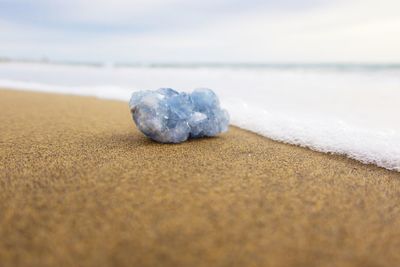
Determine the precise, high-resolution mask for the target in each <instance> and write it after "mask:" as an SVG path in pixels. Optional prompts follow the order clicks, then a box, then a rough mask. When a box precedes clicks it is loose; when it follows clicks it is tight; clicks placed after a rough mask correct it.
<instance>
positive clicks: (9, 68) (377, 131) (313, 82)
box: [0, 62, 400, 171]
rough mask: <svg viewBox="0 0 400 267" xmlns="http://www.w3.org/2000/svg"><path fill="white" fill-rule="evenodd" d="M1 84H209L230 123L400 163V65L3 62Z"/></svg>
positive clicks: (104, 94) (116, 87)
mask: <svg viewBox="0 0 400 267" xmlns="http://www.w3.org/2000/svg"><path fill="white" fill-rule="evenodd" d="M0 86H1V87H4V88H13V89H21V90H35V91H44V92H55V93H63V94H78V95H86V96H96V97H100V98H106V99H116V100H122V101H128V100H129V98H130V94H131V92H132V91H135V90H143V89H153V88H159V87H172V88H177V89H178V90H180V91H183V90H187V89H188V88H196V87H209V88H212V89H214V90H215V91H216V93H217V94H218V96H219V97H220V99H221V105H222V106H223V107H225V108H226V109H227V110H228V112H229V113H230V115H231V123H232V124H233V125H236V126H238V127H241V128H244V129H247V130H250V131H253V132H256V133H259V134H261V135H264V136H267V137H269V138H272V139H274V140H278V141H282V142H286V143H290V144H296V145H300V146H304V147H308V148H311V149H314V150H317V151H321V152H328V153H337V154H343V155H346V156H348V157H350V158H353V159H356V160H358V161H361V162H363V163H372V164H376V165H378V166H381V167H384V168H387V169H391V170H397V171H400V119H399V116H398V114H400V68H399V67H395V66H391V67H385V66H382V67H379V66H374V68H366V67H365V68H364V67H362V66H361V67H360V66H358V67H357V68H352V67H351V66H350V67H346V68H334V67H329V68H326V67H323V66H322V67H321V66H314V67H309V66H301V65H300V66H295V67H290V66H289V67H287V66H285V67H282V66H264V67H263V66H261V67H251V66H250V67H249V66H239V67H237V66H229V65H228V66H223V67H221V66H219V67H215V66H200V67H193V66H178V67H177V66H168V67H163V66H157V67H149V66H133V67H92V66H79V65H78V66H76V65H54V64H39V63H15V62H6V63H0Z"/></svg>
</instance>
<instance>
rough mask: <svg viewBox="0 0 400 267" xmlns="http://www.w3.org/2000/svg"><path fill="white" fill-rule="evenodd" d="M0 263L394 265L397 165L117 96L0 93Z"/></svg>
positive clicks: (399, 237) (397, 257)
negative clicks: (145, 129)
mask: <svg viewBox="0 0 400 267" xmlns="http://www.w3.org/2000/svg"><path fill="white" fill-rule="evenodd" d="M0 110H1V112H0V266H2V267H8V266H10V267H11V266H13V267H16V266H41V267H45V266H399V265H400V254H399V251H400V203H399V197H400V173H398V172H392V171H388V170H385V169H383V168H378V167H375V166H372V165H364V164H362V163H359V162H356V161H354V160H350V159H347V158H345V157H342V156H337V155H329V154H323V153H319V152H315V151H311V150H309V149H305V148H301V147H296V146H292V145H287V144H282V143H278V142H275V141H272V140H269V139H267V138H264V137H261V136H258V135H256V134H253V133H251V132H247V131H244V130H241V129H238V128H235V127H231V128H230V131H229V132H228V133H226V134H223V135H221V136H219V137H217V138H206V139H199V140H193V141H189V142H186V143H183V144H179V145H162V144H157V143H154V142H152V141H150V140H148V139H146V138H145V137H144V136H143V135H142V134H141V133H140V132H138V131H137V129H136V127H135V125H134V124H133V123H132V120H131V118H130V114H129V109H128V106H127V104H126V103H122V102H117V101H109V100H100V99H96V98H89V97H78V96H65V95H56V94H44V93H31V92H18V91H9V90H0Z"/></svg>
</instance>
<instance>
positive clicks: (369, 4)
mask: <svg viewBox="0 0 400 267" xmlns="http://www.w3.org/2000/svg"><path fill="white" fill-rule="evenodd" d="M216 2H217V3H216ZM9 3H11V1H10V2H9ZM12 3H13V4H11V5H10V4H8V11H7V12H8V15H7V16H3V14H2V13H4V12H6V11H4V10H5V9H1V8H0V10H3V11H0V15H1V16H0V17H1V19H0V30H2V35H0V50H1V51H6V52H3V53H5V54H3V55H0V56H12V57H36V58H37V57H42V56H47V57H49V58H52V59H59V60H80V61H85V60H90V61H124V62H129V61H131V62H132V61H156V62H160V61H212V62H217V61H224V62H230V61H246V62H249V61H255V62H271V61H273V62H277V61H285V62H299V61H301V62H321V61H352V62H355V61H356V62H365V61H370V62H371V61H387V62H394V61H400V52H399V50H398V47H399V46H400V18H399V16H398V14H397V12H396V11H397V10H400V2H398V1H395V0H381V1H373V0H364V1H360V0H348V1H344V0H334V1H329V2H327V1H312V0H307V1H295V0H284V1H270V0H268V1H259V0H253V1H247V2H246V1H239V0H231V1H227V0H226V1H211V0H203V1H190V2H188V1H183V0H163V1H161V0H150V1H144V0H137V1H125V0H114V1H104V0H98V1H96V3H95V4H94V1H89V0H70V1H50V0H38V1H35V2H33V1H26V0H25V1H19V0H14V1H12ZM21 5H22V6H29V7H31V9H28V10H25V11H24V12H25V13H29V15H27V16H22V15H20V13H15V12H16V11H17V10H20V9H21V8H22V7H21ZM2 6H3V7H4V6H7V5H6V4H5V2H4V0H3V1H2V0H0V7H2Z"/></svg>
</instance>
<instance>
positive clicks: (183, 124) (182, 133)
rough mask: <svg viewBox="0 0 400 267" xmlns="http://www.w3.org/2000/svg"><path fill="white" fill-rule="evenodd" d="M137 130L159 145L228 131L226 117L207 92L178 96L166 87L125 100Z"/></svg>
mask: <svg viewBox="0 0 400 267" xmlns="http://www.w3.org/2000/svg"><path fill="white" fill-rule="evenodd" d="M129 108H130V110H131V113H132V117H133V120H134V122H135V123H136V125H137V126H138V128H139V130H140V131H141V132H143V133H144V134H145V135H146V136H148V137H149V138H151V139H153V140H155V141H157V142H161V143H180V142H183V141H186V140H187V139H188V138H199V137H203V136H215V135H217V134H219V133H222V132H225V131H227V130H228V125H229V115H228V112H227V111H226V110H224V109H221V107H220V104H219V100H218V97H217V95H216V94H215V93H214V92H213V91H212V90H210V89H196V90H194V91H193V92H192V93H190V94H188V93H184V92H182V93H179V92H177V91H175V90H173V89H170V88H160V89H158V90H155V91H150V90H147V91H139V92H135V93H133V94H132V97H131V100H130V101H129Z"/></svg>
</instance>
